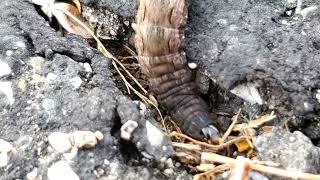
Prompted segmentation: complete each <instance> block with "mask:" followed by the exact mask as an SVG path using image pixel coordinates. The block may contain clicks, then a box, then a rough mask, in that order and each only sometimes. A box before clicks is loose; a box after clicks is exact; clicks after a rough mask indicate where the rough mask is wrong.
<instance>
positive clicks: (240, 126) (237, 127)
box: [232, 111, 277, 131]
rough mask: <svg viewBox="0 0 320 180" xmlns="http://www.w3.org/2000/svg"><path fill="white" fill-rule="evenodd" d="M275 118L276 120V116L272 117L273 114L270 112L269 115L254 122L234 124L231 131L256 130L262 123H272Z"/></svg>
mask: <svg viewBox="0 0 320 180" xmlns="http://www.w3.org/2000/svg"><path fill="white" fill-rule="evenodd" d="M275 118H277V116H276V115H274V112H273V111H272V112H271V114H268V115H264V116H261V117H259V118H257V119H255V120H252V121H249V123H244V124H236V125H235V126H234V127H233V129H232V130H233V131H244V130H246V129H250V128H258V127H259V126H261V125H263V124H264V123H266V122H269V121H272V120H274V119H275Z"/></svg>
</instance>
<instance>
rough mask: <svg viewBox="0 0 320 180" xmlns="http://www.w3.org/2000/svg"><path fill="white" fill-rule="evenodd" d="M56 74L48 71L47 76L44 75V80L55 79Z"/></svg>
mask: <svg viewBox="0 0 320 180" xmlns="http://www.w3.org/2000/svg"><path fill="white" fill-rule="evenodd" d="M57 77H58V76H57V75H55V74H53V73H48V75H47V77H46V81H53V80H55V79H57Z"/></svg>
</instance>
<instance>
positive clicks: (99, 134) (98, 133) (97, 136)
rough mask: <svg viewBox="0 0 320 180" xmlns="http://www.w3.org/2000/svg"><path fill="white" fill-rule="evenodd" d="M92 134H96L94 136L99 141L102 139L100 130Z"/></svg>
mask: <svg viewBox="0 0 320 180" xmlns="http://www.w3.org/2000/svg"><path fill="white" fill-rule="evenodd" d="M94 135H95V136H96V138H97V139H98V140H99V141H101V140H102V139H103V134H102V132H100V131H96V132H94Z"/></svg>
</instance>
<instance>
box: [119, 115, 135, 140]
mask: <svg viewBox="0 0 320 180" xmlns="http://www.w3.org/2000/svg"><path fill="white" fill-rule="evenodd" d="M137 127H138V123H137V122H136V121H132V120H129V121H127V122H126V123H124V124H123V125H122V126H121V134H120V136H121V138H122V139H124V140H127V141H129V140H130V139H131V135H132V133H133V131H134V130H135V129H136V128H137Z"/></svg>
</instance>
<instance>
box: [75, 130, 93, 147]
mask: <svg viewBox="0 0 320 180" xmlns="http://www.w3.org/2000/svg"><path fill="white" fill-rule="evenodd" d="M70 140H71V143H72V145H73V146H75V147H78V148H92V147H95V146H96V145H97V143H98V140H97V138H96V135H95V133H93V132H91V131H75V132H73V133H72V134H71V135H70Z"/></svg>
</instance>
